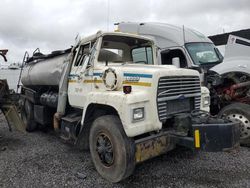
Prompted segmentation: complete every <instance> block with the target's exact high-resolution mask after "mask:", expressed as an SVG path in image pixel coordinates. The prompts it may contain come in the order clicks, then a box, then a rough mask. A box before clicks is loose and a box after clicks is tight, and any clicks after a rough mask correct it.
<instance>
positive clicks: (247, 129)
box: [227, 114, 250, 139]
mask: <svg viewBox="0 0 250 188" xmlns="http://www.w3.org/2000/svg"><path fill="white" fill-rule="evenodd" d="M227 118H228V119H229V120H232V121H239V122H240V138H241V139H245V138H248V137H250V122H249V120H248V119H247V118H246V116H244V115H242V114H229V115H227Z"/></svg>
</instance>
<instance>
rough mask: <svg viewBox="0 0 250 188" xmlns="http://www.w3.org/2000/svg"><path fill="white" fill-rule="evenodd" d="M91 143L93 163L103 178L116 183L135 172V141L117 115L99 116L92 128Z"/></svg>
mask: <svg viewBox="0 0 250 188" xmlns="http://www.w3.org/2000/svg"><path fill="white" fill-rule="evenodd" d="M89 143H90V153H91V156H92V160H93V163H94V165H95V168H96V170H97V171H98V173H99V174H100V175H101V176H102V177H103V178H105V179H107V180H108V181H110V182H113V183H115V182H119V181H121V180H123V179H125V178H127V177H128V176H130V175H131V174H132V173H133V171H134V168H135V146H134V141H133V139H131V138H128V137H127V135H126V134H125V132H124V130H123V126H122V123H121V121H120V119H119V118H118V117H117V116H114V115H104V116H101V117H99V118H97V119H96V120H95V121H94V122H93V124H92V126H91V129H90V135H89ZM98 148H99V151H98ZM105 150H106V152H105ZM107 150H108V151H107ZM104 154H105V155H104Z"/></svg>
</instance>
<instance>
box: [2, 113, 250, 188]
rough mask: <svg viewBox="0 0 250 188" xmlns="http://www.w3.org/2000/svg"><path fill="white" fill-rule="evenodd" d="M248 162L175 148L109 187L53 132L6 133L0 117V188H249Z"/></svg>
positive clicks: (240, 153) (249, 153) (246, 155)
mask: <svg viewBox="0 0 250 188" xmlns="http://www.w3.org/2000/svg"><path fill="white" fill-rule="evenodd" d="M249 161H250V148H244V147H241V148H239V149H237V150H234V151H231V152H218V153H204V152H200V153H192V152H191V151H189V150H184V149H181V148H179V149H176V150H174V151H172V152H169V153H167V154H165V155H162V156H160V157H157V158H154V159H152V160H149V161H147V162H144V163H142V164H140V165H138V166H137V167H136V170H135V172H134V174H133V175H132V176H131V177H129V178H128V179H126V180H124V181H123V182H121V183H117V184H111V183H109V182H107V181H106V180H104V179H103V178H101V177H100V176H99V175H98V173H97V172H96V171H95V168H94V166H93V164H92V162H91V158H90V154H89V153H88V152H82V151H79V150H78V149H76V148H74V147H73V146H72V145H70V144H67V143H64V142H63V141H62V140H61V139H59V138H57V137H56V136H55V135H54V134H53V132H50V133H43V132H39V131H38V132H35V133H29V134H23V133H19V132H15V131H14V132H9V131H8V128H7V125H6V122H5V120H4V119H3V118H2V117H0V187H11V188H12V187H250V162H249Z"/></svg>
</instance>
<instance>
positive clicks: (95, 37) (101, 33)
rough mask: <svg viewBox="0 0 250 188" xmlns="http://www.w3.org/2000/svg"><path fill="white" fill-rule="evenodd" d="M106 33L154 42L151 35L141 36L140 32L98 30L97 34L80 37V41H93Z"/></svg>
mask: <svg viewBox="0 0 250 188" xmlns="http://www.w3.org/2000/svg"><path fill="white" fill-rule="evenodd" d="M105 35H116V36H125V37H134V38H139V39H144V40H149V41H150V42H152V43H154V41H153V40H152V39H151V38H149V37H145V36H141V35H138V34H132V33H124V32H103V31H98V32H97V33H96V34H93V35H90V36H87V37H83V38H81V39H80V41H81V42H80V43H81V44H83V43H86V42H88V41H93V40H95V39H97V38H98V37H102V36H105Z"/></svg>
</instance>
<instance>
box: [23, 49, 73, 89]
mask: <svg viewBox="0 0 250 188" xmlns="http://www.w3.org/2000/svg"><path fill="white" fill-rule="evenodd" d="M68 55H69V54H68V53H67V54H63V55H60V56H56V57H51V58H47V59H46V58H45V59H40V60H34V61H31V62H29V63H27V64H26V65H25V67H24V69H23V73H22V78H21V82H22V84H23V85H24V86H58V85H59V82H60V79H61V75H62V73H63V70H64V68H65V66H66V63H67V62H68V61H67V57H68Z"/></svg>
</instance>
